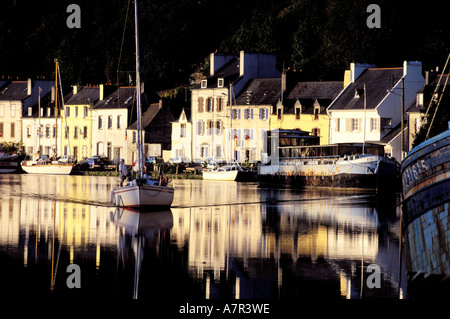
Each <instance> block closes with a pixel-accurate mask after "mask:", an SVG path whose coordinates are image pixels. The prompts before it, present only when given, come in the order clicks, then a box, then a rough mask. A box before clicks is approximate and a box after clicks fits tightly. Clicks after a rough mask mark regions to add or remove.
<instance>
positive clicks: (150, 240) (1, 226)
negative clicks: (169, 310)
mask: <svg viewBox="0 0 450 319" xmlns="http://www.w3.org/2000/svg"><path fill="white" fill-rule="evenodd" d="M115 183H116V178H113V177H104V176H52V175H27V174H23V175H0V267H1V272H0V276H1V281H0V282H1V285H0V290H1V294H2V295H5V294H8V295H10V296H13V297H14V298H32V297H33V296H36V295H38V296H40V297H52V296H61V297H66V296H81V297H86V298H91V297H94V298H95V296H103V297H105V296H106V297H115V298H119V300H120V299H132V298H138V299H143V300H145V299H156V300H158V299H164V298H172V299H175V300H179V301H184V300H197V301H198V300H200V301H202V300H203V301H204V300H206V299H219V300H220V299H227V300H228V299H247V300H248V299H258V300H261V299H264V300H265V299H267V300H284V299H311V298H312V299H320V300H328V299H330V300H331V299H332V300H339V299H360V298H363V299H371V298H393V299H397V298H401V296H402V294H403V292H402V291H404V289H403V288H404V287H403V286H404V284H403V282H404V279H405V278H404V277H405V276H404V272H403V270H402V269H401V268H402V267H399V256H400V255H401V254H400V253H399V240H398V239H399V211H398V209H395V198H393V199H392V200H388V199H387V198H382V199H380V198H377V197H376V196H375V195H374V194H371V193H364V192H351V191H336V190H334V191H333V190H326V189H322V190H312V189H309V190H290V189H281V188H280V189H274V188H272V189H269V188H260V187H258V185H257V184H256V183H235V182H223V181H217V182H214V181H202V180H174V181H173V184H174V187H175V199H174V202H173V207H172V208H171V209H170V210H167V211H162V212H136V211H132V210H123V209H118V208H116V207H113V206H112V205H111V204H109V197H110V195H109V192H110V190H111V188H112V186H113V185H114V184H115ZM393 207H394V208H393ZM73 265H75V267H74V266H73ZM399 272H400V274H401V275H400V276H399ZM399 282H401V283H402V284H399ZM116 300H117V299H116Z"/></svg>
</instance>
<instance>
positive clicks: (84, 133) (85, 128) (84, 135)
mask: <svg viewBox="0 0 450 319" xmlns="http://www.w3.org/2000/svg"><path fill="white" fill-rule="evenodd" d="M83 138H87V126H85V127H83Z"/></svg>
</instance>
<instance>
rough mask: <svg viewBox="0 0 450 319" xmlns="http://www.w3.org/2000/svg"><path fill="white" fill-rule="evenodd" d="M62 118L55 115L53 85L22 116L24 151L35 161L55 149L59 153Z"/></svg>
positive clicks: (51, 153)
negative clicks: (49, 90) (48, 91)
mask: <svg viewBox="0 0 450 319" xmlns="http://www.w3.org/2000/svg"><path fill="white" fill-rule="evenodd" d="M62 123H63V122H62V119H61V115H60V113H59V112H58V116H57V117H55V87H54V86H53V87H52V88H51V93H49V94H47V95H45V96H43V95H42V93H41V101H40V103H39V101H38V103H37V104H34V105H32V106H29V107H28V108H27V112H26V113H24V114H23V117H22V142H23V144H24V146H25V152H26V154H27V155H28V156H29V157H30V159H31V160H33V161H36V160H37V159H38V158H39V157H40V156H41V155H48V156H49V157H50V156H53V155H54V154H55V145H56V146H57V147H56V151H57V153H58V154H59V155H61V153H62V152H61V138H62V132H63V127H62Z"/></svg>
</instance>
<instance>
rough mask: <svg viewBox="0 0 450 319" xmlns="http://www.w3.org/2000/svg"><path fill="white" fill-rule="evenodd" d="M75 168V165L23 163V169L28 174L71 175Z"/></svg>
mask: <svg viewBox="0 0 450 319" xmlns="http://www.w3.org/2000/svg"><path fill="white" fill-rule="evenodd" d="M73 167H74V166H73V164H57V163H55V164H53V163H48V164H40V163H39V162H36V161H24V162H22V169H23V170H24V171H25V172H27V173H28V174H52V175H70V174H71V173H72V171H73Z"/></svg>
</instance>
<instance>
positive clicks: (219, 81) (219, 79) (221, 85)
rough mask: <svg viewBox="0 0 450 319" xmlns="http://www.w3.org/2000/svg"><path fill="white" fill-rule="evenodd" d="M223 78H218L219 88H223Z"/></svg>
mask: <svg viewBox="0 0 450 319" xmlns="http://www.w3.org/2000/svg"><path fill="white" fill-rule="evenodd" d="M223 82H224V81H223V78H218V79H217V87H218V88H223Z"/></svg>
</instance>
